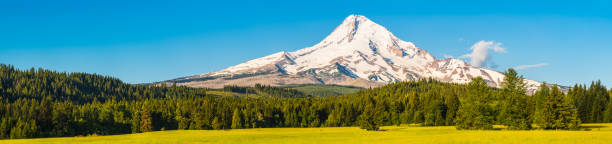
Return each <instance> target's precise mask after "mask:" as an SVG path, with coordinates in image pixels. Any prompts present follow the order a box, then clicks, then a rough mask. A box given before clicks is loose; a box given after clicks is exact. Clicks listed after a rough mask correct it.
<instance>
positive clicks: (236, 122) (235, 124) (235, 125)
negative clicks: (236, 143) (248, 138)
mask: <svg viewBox="0 0 612 144" xmlns="http://www.w3.org/2000/svg"><path fill="white" fill-rule="evenodd" d="M240 128H243V127H242V116H241V115H240V111H239V110H238V109H237V108H236V109H234V114H233V115H232V129H240Z"/></svg>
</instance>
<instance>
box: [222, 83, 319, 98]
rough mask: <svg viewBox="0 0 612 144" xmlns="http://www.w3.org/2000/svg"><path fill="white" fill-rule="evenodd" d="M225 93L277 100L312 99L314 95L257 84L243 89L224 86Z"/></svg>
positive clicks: (241, 87)
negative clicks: (253, 95) (274, 98)
mask: <svg viewBox="0 0 612 144" xmlns="http://www.w3.org/2000/svg"><path fill="white" fill-rule="evenodd" d="M222 90H223V91H229V92H237V93H245V94H247V95H248V94H255V95H258V96H264V97H276V98H303V97H311V96H312V95H306V94H304V93H302V92H300V91H298V90H295V89H292V88H283V87H273V86H269V85H262V84H255V85H254V86H253V87H243V86H236V85H229V86H224V87H223V89H222Z"/></svg>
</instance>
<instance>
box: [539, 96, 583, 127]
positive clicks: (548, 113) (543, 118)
mask: <svg viewBox="0 0 612 144" xmlns="http://www.w3.org/2000/svg"><path fill="white" fill-rule="evenodd" d="M543 87H546V86H543ZM539 107H540V108H539V109H537V110H536V113H535V124H536V125H537V126H538V128H540V129H577V128H579V127H580V119H578V111H577V110H576V108H575V107H574V105H573V104H572V102H571V100H570V99H569V98H567V97H565V95H564V94H563V93H562V92H561V91H560V90H559V87H558V86H556V85H555V86H553V87H552V89H551V90H550V92H549V94H547V95H545V98H544V100H543V101H542V102H541V103H540V106H539Z"/></svg>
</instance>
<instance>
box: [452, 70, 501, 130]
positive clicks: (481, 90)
mask: <svg viewBox="0 0 612 144" xmlns="http://www.w3.org/2000/svg"><path fill="white" fill-rule="evenodd" d="M489 91H490V90H489V88H488V87H487V85H486V82H485V81H484V80H483V79H482V78H481V77H477V78H474V79H472V82H470V83H469V84H468V92H467V95H466V96H465V97H464V98H462V99H460V100H461V106H459V111H458V112H457V117H456V119H455V126H456V127H457V129H459V130H488V129H493V115H492V111H493V110H492V108H491V106H490V105H489V103H490V100H492V97H491V95H489V94H490V92H489Z"/></svg>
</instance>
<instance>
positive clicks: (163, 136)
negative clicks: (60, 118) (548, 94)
mask: <svg viewBox="0 0 612 144" xmlns="http://www.w3.org/2000/svg"><path fill="white" fill-rule="evenodd" d="M585 126H586V127H588V128H589V129H590V131H541V130H534V131H505V130H497V131H458V130H455V128H454V127H450V126H448V127H411V126H389V127H383V129H384V131H376V132H373V131H364V130H361V129H359V128H356V127H334V128H260V129H239V130H180V131H160V132H149V133H140V134H127V135H112V136H93V137H65V138H39V139H18V140H2V141H0V143H3V144H4V143H7V144H8V143H10V144H32V143H52V144H54V143H57V144H59V143H83V144H121V143H128V144H138V143H142V144H149V143H171V144H182V143H186V144H187V143H266V144H267V143H453V144H457V143H517V144H522V143H588V144H597V143H611V142H612V124H586V125H585Z"/></svg>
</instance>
